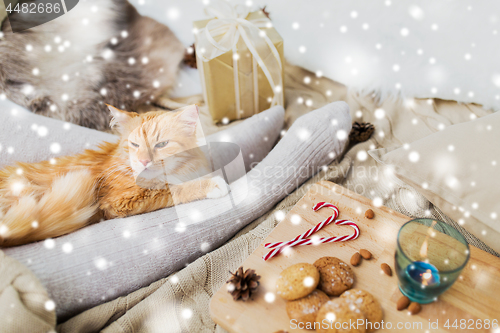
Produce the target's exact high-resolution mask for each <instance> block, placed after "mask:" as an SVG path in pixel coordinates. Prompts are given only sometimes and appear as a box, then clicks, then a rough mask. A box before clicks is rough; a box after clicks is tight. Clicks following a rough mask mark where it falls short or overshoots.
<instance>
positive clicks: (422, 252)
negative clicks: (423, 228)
mask: <svg viewBox="0 0 500 333" xmlns="http://www.w3.org/2000/svg"><path fill="white" fill-rule="evenodd" d="M436 224H437V222H436V221H432V224H431V226H430V227H429V229H427V236H426V237H425V240H424V242H423V243H422V247H421V248H420V257H422V258H426V257H427V249H428V247H429V243H428V239H429V236H431V237H434V236H436V232H435V231H434V226H435V225H436Z"/></svg>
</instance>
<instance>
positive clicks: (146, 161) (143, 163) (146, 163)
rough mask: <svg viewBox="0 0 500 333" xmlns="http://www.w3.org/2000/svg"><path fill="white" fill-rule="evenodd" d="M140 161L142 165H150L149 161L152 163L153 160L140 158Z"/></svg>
mask: <svg viewBox="0 0 500 333" xmlns="http://www.w3.org/2000/svg"><path fill="white" fill-rule="evenodd" d="M139 162H141V163H142V165H144V166H146V165H148V163H150V162H151V161H150V160H139Z"/></svg>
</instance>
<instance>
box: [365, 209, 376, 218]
mask: <svg viewBox="0 0 500 333" xmlns="http://www.w3.org/2000/svg"><path fill="white" fill-rule="evenodd" d="M365 217H366V218H367V219H372V218H374V217H375V213H374V212H373V210H371V209H368V210H367V211H366V212H365Z"/></svg>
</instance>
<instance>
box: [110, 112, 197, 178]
mask: <svg viewBox="0 0 500 333" xmlns="http://www.w3.org/2000/svg"><path fill="white" fill-rule="evenodd" d="M113 109H114V108H113ZM113 109H111V107H110V110H111V112H112V114H113V116H114V120H113V121H114V123H118V126H119V129H120V131H121V133H122V139H126V146H125V148H126V149H125V150H127V151H128V156H129V161H130V166H131V168H132V170H133V172H134V175H135V176H136V177H137V176H139V175H140V176H141V177H142V178H146V179H152V178H163V177H162V176H164V175H165V176H175V175H176V174H177V173H179V172H180V171H181V170H182V169H183V168H186V165H187V164H189V163H190V161H191V160H192V159H194V158H197V157H199V156H195V155H193V153H192V150H193V148H196V147H197V137H196V128H197V123H198V108H197V107H196V105H192V106H189V107H186V108H185V109H183V110H181V111H177V112H167V111H165V112H164V111H153V112H147V113H144V114H140V115H139V114H135V113H130V112H126V111H121V110H117V109H114V110H113Z"/></svg>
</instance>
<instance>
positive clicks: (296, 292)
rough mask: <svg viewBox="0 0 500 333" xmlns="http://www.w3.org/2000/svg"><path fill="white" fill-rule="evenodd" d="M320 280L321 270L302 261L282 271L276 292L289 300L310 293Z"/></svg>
mask: <svg viewBox="0 0 500 333" xmlns="http://www.w3.org/2000/svg"><path fill="white" fill-rule="evenodd" d="M318 282H319V272H318V270H317V269H316V267H314V266H313V265H311V264H306V263H300V264H295V265H293V266H290V267H288V268H287V269H285V270H284V271H283V272H281V274H280V276H279V277H278V281H277V282H276V293H277V294H278V295H279V296H281V297H282V298H283V299H285V300H287V301H293V300H296V299H299V298H302V297H304V296H307V295H309V294H310V293H311V292H312V291H313V290H314V289H316V286H317V285H318Z"/></svg>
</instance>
